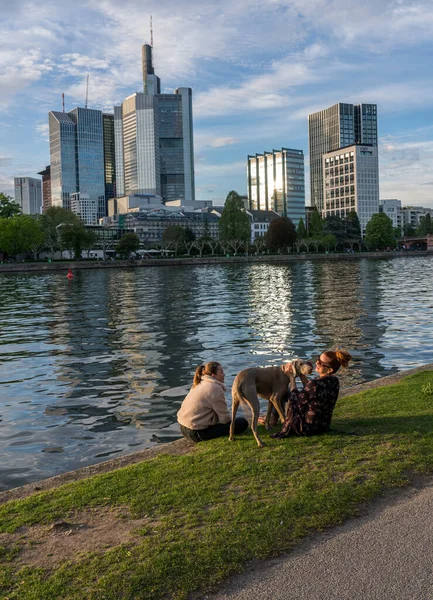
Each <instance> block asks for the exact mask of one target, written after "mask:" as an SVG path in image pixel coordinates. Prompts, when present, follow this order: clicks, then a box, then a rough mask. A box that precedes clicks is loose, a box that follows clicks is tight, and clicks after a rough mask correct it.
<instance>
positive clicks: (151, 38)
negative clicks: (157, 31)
mask: <svg viewBox="0 0 433 600" xmlns="http://www.w3.org/2000/svg"><path fill="white" fill-rule="evenodd" d="M150 45H151V46H152V48H153V26H152V15H150Z"/></svg>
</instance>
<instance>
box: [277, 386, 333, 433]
mask: <svg viewBox="0 0 433 600" xmlns="http://www.w3.org/2000/svg"><path fill="white" fill-rule="evenodd" d="M339 390H340V383H339V381H338V378H337V377H335V375H327V376H326V377H317V378H316V379H311V381H309V382H308V383H307V385H306V386H305V387H304V388H303V389H302V390H293V391H291V392H290V393H289V403H288V407H287V416H286V419H285V421H284V424H283V428H282V429H281V431H280V432H279V433H275V434H274V435H272V436H271V437H273V438H284V437H288V436H290V435H314V434H315V433H323V432H324V431H328V430H329V428H330V426H331V419H332V413H333V411H334V406H335V404H336V402H337V399H338V392H339Z"/></svg>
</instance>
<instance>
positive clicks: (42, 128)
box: [35, 123, 50, 142]
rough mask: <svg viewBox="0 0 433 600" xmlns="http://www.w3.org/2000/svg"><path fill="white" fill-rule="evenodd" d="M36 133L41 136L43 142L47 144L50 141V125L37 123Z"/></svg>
mask: <svg viewBox="0 0 433 600" xmlns="http://www.w3.org/2000/svg"><path fill="white" fill-rule="evenodd" d="M35 131H36V133H38V134H39V135H40V136H41V138H42V139H43V140H45V141H46V142H48V141H49V139H50V132H49V126H48V123H37V124H36V125H35Z"/></svg>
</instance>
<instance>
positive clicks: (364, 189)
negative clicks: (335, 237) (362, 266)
mask: <svg viewBox="0 0 433 600" xmlns="http://www.w3.org/2000/svg"><path fill="white" fill-rule="evenodd" d="M322 161H323V163H322V170H323V174H324V179H323V197H324V207H323V209H322V216H323V217H325V218H326V217H327V216H330V215H336V216H339V217H345V216H347V215H348V214H349V212H351V211H355V212H356V213H357V215H358V219H359V224H360V227H361V233H362V235H365V228H366V225H367V223H368V221H369V220H370V219H371V217H372V215H374V214H375V213H378V212H379V164H378V155H377V147H375V146H358V145H352V146H347V147H345V148H339V149H338V150H335V151H333V152H327V153H326V154H324V155H323V157H322Z"/></svg>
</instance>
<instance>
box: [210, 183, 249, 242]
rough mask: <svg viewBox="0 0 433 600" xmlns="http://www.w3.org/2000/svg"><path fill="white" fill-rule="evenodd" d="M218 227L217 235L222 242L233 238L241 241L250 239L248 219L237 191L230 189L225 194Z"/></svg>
mask: <svg viewBox="0 0 433 600" xmlns="http://www.w3.org/2000/svg"><path fill="white" fill-rule="evenodd" d="M218 227H219V237H220V240H221V241H222V242H231V241H233V240H239V241H241V242H249V241H250V239H251V224H250V219H249V217H248V215H247V213H246V212H245V208H244V203H243V200H242V198H241V197H240V196H239V194H238V193H237V192H235V191H231V192H229V194H228V195H227V198H226V201H225V204H224V210H223V212H222V214H221V218H220V220H219V223H218Z"/></svg>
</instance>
